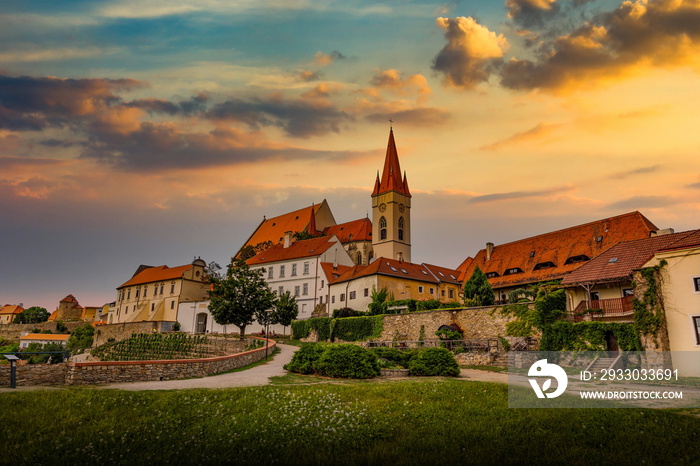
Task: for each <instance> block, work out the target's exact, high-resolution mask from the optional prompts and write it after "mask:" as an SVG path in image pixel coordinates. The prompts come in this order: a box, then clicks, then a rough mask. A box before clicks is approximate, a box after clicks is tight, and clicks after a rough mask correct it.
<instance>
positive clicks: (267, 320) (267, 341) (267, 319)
mask: <svg viewBox="0 0 700 466" xmlns="http://www.w3.org/2000/svg"><path fill="white" fill-rule="evenodd" d="M271 316H272V309H268V310H266V311H265V361H267V352H268V350H269V346H270V317H271Z"/></svg>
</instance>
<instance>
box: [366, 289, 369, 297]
mask: <svg viewBox="0 0 700 466" xmlns="http://www.w3.org/2000/svg"><path fill="white" fill-rule="evenodd" d="M367 296H369V288H365V298H366V297H367Z"/></svg>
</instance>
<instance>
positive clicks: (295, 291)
mask: <svg viewBox="0 0 700 466" xmlns="http://www.w3.org/2000/svg"><path fill="white" fill-rule="evenodd" d="M294 296H299V285H297V286H295V287H294Z"/></svg>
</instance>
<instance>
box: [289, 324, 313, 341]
mask: <svg viewBox="0 0 700 466" xmlns="http://www.w3.org/2000/svg"><path fill="white" fill-rule="evenodd" d="M291 327H292V338H294V339H295V340H301V339H302V338H306V337H308V336H309V333H311V327H309V321H308V320H294V321H292V325H291Z"/></svg>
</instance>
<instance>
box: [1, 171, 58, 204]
mask: <svg viewBox="0 0 700 466" xmlns="http://www.w3.org/2000/svg"><path fill="white" fill-rule="evenodd" d="M0 185H5V186H7V187H9V188H10V189H11V190H12V191H13V192H14V195H15V196H18V197H26V198H31V199H46V198H48V197H49V194H50V193H51V190H52V188H53V187H54V186H56V184H55V183H53V182H51V181H48V180H46V179H45V178H42V177H38V176H34V177H31V178H29V179H26V180H15V181H6V180H0Z"/></svg>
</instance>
